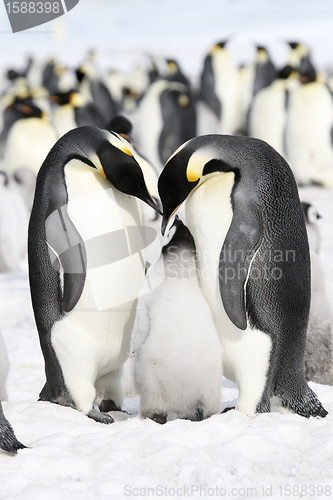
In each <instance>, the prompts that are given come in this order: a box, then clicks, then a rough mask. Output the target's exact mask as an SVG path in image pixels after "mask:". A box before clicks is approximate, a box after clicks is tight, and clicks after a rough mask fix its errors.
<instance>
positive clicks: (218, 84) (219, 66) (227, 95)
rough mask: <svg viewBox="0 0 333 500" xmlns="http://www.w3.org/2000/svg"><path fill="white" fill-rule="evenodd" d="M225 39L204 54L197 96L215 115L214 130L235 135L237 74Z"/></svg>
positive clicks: (237, 99) (237, 97) (236, 124)
mask: <svg viewBox="0 0 333 500" xmlns="http://www.w3.org/2000/svg"><path fill="white" fill-rule="evenodd" d="M226 45H227V40H224V41H222V42H219V43H217V44H215V45H214V46H213V47H212V48H211V50H210V52H209V54H207V56H206V57H205V60H204V67H203V70H202V73H201V88H200V94H199V98H200V100H201V101H202V102H203V103H204V104H205V105H206V106H207V107H208V109H209V110H210V111H211V112H212V113H213V114H214V115H215V117H216V118H217V120H218V122H217V125H216V129H215V130H210V131H207V132H215V133H219V134H234V133H235V132H236V129H237V128H238V123H237V109H238V106H239V92H240V88H239V75H238V71H237V68H236V66H235V64H234V63H233V61H232V59H231V57H230V54H229V51H228V49H227V47H226Z"/></svg>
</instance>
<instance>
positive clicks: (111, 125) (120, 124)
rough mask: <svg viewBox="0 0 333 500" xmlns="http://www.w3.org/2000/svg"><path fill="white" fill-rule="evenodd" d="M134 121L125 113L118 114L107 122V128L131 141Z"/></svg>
mask: <svg viewBox="0 0 333 500" xmlns="http://www.w3.org/2000/svg"><path fill="white" fill-rule="evenodd" d="M132 128H133V127H132V123H131V122H130V121H129V120H128V119H127V118H126V117H125V116H123V115H116V116H114V117H113V118H111V120H110V121H109V122H108V123H107V124H106V126H105V129H106V130H109V131H111V130H113V132H117V134H119V135H121V136H122V137H124V138H125V139H126V140H127V141H128V142H132V141H131V132H132Z"/></svg>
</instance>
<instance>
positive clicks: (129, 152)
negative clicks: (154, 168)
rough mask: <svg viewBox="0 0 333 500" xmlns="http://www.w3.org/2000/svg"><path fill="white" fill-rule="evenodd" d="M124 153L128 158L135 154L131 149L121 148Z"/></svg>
mask: <svg viewBox="0 0 333 500" xmlns="http://www.w3.org/2000/svg"><path fill="white" fill-rule="evenodd" d="M121 150H122V152H123V153H126V154H127V155H128V156H133V153H132V151H131V150H130V149H128V148H121Z"/></svg>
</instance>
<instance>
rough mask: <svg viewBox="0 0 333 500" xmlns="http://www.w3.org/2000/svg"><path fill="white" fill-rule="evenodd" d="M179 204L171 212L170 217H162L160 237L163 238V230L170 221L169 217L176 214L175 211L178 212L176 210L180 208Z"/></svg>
mask: <svg viewBox="0 0 333 500" xmlns="http://www.w3.org/2000/svg"><path fill="white" fill-rule="evenodd" d="M180 205H181V203H180V204H179V205H178V206H177V207H176V208H175V209H174V210H173V212H172V213H171V215H169V217H166V216H165V215H163V214H162V215H163V219H162V224H161V233H162V236H164V233H165V230H166V228H167V226H168V224H169V222H170V219H171V217H172V216H173V214H174V213H175V212H176V210H178V208H179V207H180Z"/></svg>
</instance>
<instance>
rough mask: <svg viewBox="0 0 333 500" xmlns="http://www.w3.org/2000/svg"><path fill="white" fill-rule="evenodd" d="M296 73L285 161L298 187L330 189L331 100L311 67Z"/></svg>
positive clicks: (332, 179)
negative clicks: (298, 78)
mask: <svg viewBox="0 0 333 500" xmlns="http://www.w3.org/2000/svg"><path fill="white" fill-rule="evenodd" d="M304 65H305V69H304V70H303V68H302V65H301V67H300V70H299V74H300V82H301V85H300V86H299V87H298V88H297V89H295V90H294V91H293V92H292V93H291V94H290V98H289V105H288V118H287V126H286V158H287V159H288V162H289V163H290V166H291V168H292V170H293V172H294V175H295V178H296V180H297V182H298V183H299V184H300V185H307V184H320V185H323V186H326V187H332V186H333V143H332V127H333V97H332V93H331V91H330V90H329V88H328V86H327V84H326V82H325V81H322V80H321V78H320V77H319V75H318V74H317V73H316V71H315V69H314V68H313V66H312V65H311V66H309V65H308V64H307V63H304Z"/></svg>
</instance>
